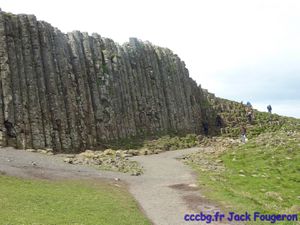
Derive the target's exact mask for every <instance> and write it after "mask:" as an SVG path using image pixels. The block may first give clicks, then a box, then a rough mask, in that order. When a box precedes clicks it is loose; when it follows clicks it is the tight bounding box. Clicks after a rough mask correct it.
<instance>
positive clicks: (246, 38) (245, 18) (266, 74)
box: [0, 0, 300, 118]
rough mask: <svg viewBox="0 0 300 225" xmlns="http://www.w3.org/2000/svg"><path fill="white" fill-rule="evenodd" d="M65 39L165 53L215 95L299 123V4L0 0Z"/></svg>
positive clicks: (275, 0) (278, 0) (289, 0)
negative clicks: (133, 43)
mask: <svg viewBox="0 0 300 225" xmlns="http://www.w3.org/2000/svg"><path fill="white" fill-rule="evenodd" d="M0 7H1V8H2V10H3V11H7V12H12V13H26V14H35V15H36V16H37V18H38V19H39V20H45V21H47V22H49V23H51V24H52V25H53V26H55V27H58V28H59V29H60V30H61V31H63V32H70V31H73V30H80V31H87V32H89V33H90V34H91V33H93V32H96V33H99V34H100V35H101V36H104V37H109V38H112V39H113V40H115V41H117V42H119V43H120V44H121V43H123V42H126V41H128V39H129V37H137V38H139V39H141V40H144V41H146V40H149V41H150V42H152V43H153V44H155V45H159V46H162V47H168V48H169V49H171V50H173V52H174V53H176V54H178V55H179V57H180V58H181V59H182V60H183V61H185V63H186V65H187V68H188V69H189V71H190V76H191V77H192V78H193V79H194V80H196V81H197V83H198V84H201V86H202V87H203V88H206V89H208V90H209V91H210V92H212V93H215V94H216V95H217V96H220V97H223V98H228V99H231V100H236V101H239V102H240V101H244V102H247V101H250V102H251V103H252V105H254V107H255V108H258V109H260V110H262V111H266V106H267V105H268V104H271V105H272V107H273V111H274V113H278V114H282V115H287V116H294V117H298V118H300V91H299V89H300V88H299V87H300V1H299V0H149V1H146V0H113V1H111V0H105V1H102V0H98V1H93V0H85V1H82V0H81V1H78V0H72V1H71V0H69V1H66V0H65V1H63V0H60V1H58V0H51V1H41V0H39V1H38V0H26V1H24V0H23V1H22V0H18V1H17V0H0Z"/></svg>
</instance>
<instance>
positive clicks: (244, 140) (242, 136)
mask: <svg viewBox="0 0 300 225" xmlns="http://www.w3.org/2000/svg"><path fill="white" fill-rule="evenodd" d="M246 133H247V130H246V127H245V126H241V140H242V142H243V143H244V144H245V143H246V140H247V137H246Z"/></svg>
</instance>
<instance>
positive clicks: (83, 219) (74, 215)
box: [0, 175, 150, 225]
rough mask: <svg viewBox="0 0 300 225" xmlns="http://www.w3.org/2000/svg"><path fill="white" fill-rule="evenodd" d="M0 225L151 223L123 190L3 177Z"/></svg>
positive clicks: (82, 184)
mask: <svg viewBox="0 0 300 225" xmlns="http://www.w3.org/2000/svg"><path fill="white" fill-rule="evenodd" d="M0 205H1V207H0V224H16V225H17V224H91V225H96V224H101V225H102V224H103V225H114V224H115V225H119V224H128V225H131V224H150V222H149V221H148V220H147V219H146V218H145V217H144V216H143V215H142V213H141V212H140V210H139V209H138V206H137V204H136V202H135V201H134V200H133V198H132V197H131V196H130V195H129V194H128V193H127V192H126V190H123V189H122V188H119V187H116V186H113V185H108V184H92V183H91V184H87V183H80V182H75V181H64V182H49V181H37V180H23V179H18V178H13V177H7V176H2V175H1V176H0Z"/></svg>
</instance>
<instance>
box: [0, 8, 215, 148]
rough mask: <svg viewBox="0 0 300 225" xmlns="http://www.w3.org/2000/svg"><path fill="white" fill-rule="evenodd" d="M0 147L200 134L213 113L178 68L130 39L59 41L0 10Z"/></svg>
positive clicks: (165, 53)
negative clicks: (124, 40)
mask: <svg viewBox="0 0 300 225" xmlns="http://www.w3.org/2000/svg"><path fill="white" fill-rule="evenodd" d="M0 77H1V82H0V123H1V124H0V125H1V130H2V132H1V133H0V135H1V136H2V140H1V141H2V144H3V145H9V146H15V147H17V148H34V149H42V148H53V149H54V150H55V151H57V152H76V151H77V152H78V151H82V150H84V149H95V148H99V147H101V146H102V145H103V143H107V142H110V141H113V140H117V139H122V138H129V137H133V136H142V135H143V136H146V135H148V134H153V133H158V132H161V133H168V132H180V133H202V132H203V126H202V125H203V123H208V124H209V127H210V128H211V129H210V132H211V131H212V130H213V129H214V122H211V121H214V120H213V119H212V118H213V116H214V113H213V111H212V109H211V108H210V107H209V106H208V105H207V101H206V97H205V94H204V93H203V90H202V89H201V87H200V86H198V85H197V84H196V82H195V81H193V80H192V79H191V78H190V77H189V72H188V70H187V68H186V67H185V64H184V62H183V61H181V60H180V58H179V57H178V56H177V55H175V54H174V53H172V51H170V50H169V49H165V48H160V47H157V46H154V45H152V44H151V43H149V42H141V41H139V40H137V39H136V38H131V39H130V41H129V42H128V43H125V44H124V45H119V44H117V43H115V42H114V41H112V40H111V39H108V38H102V37H101V36H100V35H98V34H93V35H92V36H89V35H88V34H87V33H81V32H78V31H75V32H72V33H68V34H64V33H62V32H60V31H59V30H58V29H57V28H54V27H52V26H51V25H50V24H48V23H46V22H43V21H37V19H36V17H35V16H32V15H13V14H10V13H5V12H3V11H0Z"/></svg>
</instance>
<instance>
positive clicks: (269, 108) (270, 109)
mask: <svg viewBox="0 0 300 225" xmlns="http://www.w3.org/2000/svg"><path fill="white" fill-rule="evenodd" d="M267 109H268V112H269V113H270V114H272V106H271V105H268V106H267Z"/></svg>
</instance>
